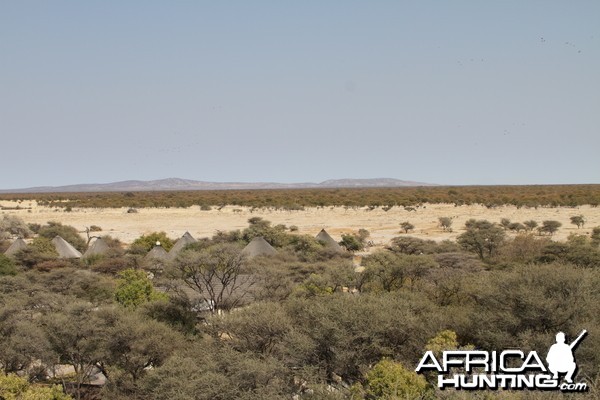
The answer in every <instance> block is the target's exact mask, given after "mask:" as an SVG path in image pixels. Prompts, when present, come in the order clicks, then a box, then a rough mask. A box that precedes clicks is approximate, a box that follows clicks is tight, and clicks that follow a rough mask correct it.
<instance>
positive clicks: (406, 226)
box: [400, 221, 415, 233]
mask: <svg viewBox="0 0 600 400" xmlns="http://www.w3.org/2000/svg"><path fill="white" fill-rule="evenodd" d="M400 227H401V228H402V230H403V231H404V233H408V231H412V230H414V229H415V226H414V225H413V224H411V223H410V222H408V221H405V222H403V223H401V224H400Z"/></svg>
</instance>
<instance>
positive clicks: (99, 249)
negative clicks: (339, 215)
mask: <svg viewBox="0 0 600 400" xmlns="http://www.w3.org/2000/svg"><path fill="white" fill-rule="evenodd" d="M316 239H317V240H318V241H319V242H321V243H322V244H323V245H324V246H325V247H327V248H329V249H332V250H335V251H342V250H343V248H342V247H341V246H340V245H339V244H338V243H337V242H336V241H335V239H333V238H332V237H331V236H330V235H329V234H328V233H327V231H325V229H322V230H321V232H319V234H318V235H317V236H316ZM195 242H196V239H194V237H193V236H192V235H190V233H189V232H186V233H185V234H184V235H183V236H182V237H181V238H179V240H177V242H175V245H173V247H172V248H171V250H170V251H168V252H167V251H166V250H165V248H164V247H162V245H161V244H160V242H156V245H155V246H154V247H153V248H152V249H151V250H150V251H149V252H148V254H146V256H145V259H146V260H149V261H150V260H158V261H168V260H172V259H174V258H175V257H176V256H177V254H178V253H179V252H180V251H181V250H183V249H184V248H185V247H186V246H187V245H189V244H192V243H195ZM52 244H53V245H54V248H55V249H56V252H57V253H58V257H59V258H64V259H73V258H88V257H91V256H97V255H104V254H106V253H108V251H109V246H108V245H107V244H106V242H105V241H104V239H102V238H101V237H99V238H96V239H95V240H94V241H92V242H91V243H90V245H89V246H88V248H87V250H86V251H85V253H83V254H81V252H79V251H78V250H77V249H76V248H75V247H73V245H71V244H70V243H69V242H67V241H66V240H65V239H63V238H62V237H60V236H56V237H55V238H54V239H52ZM25 248H27V242H25V241H24V240H23V239H21V238H18V239H17V240H15V241H14V242H13V243H12V244H11V245H10V247H9V248H8V249H7V250H6V251H5V252H4V254H5V255H7V256H14V255H15V254H16V253H17V252H19V251H20V250H22V249H25ZM242 254H243V255H244V256H246V257H248V258H253V257H257V256H270V255H274V254H277V250H276V249H275V248H274V247H273V246H271V245H270V244H269V242H267V241H266V240H265V238H263V237H255V238H254V239H252V241H250V243H248V244H247V245H246V247H244V249H243V250H242Z"/></svg>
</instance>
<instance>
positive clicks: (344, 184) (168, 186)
mask: <svg viewBox="0 0 600 400" xmlns="http://www.w3.org/2000/svg"><path fill="white" fill-rule="evenodd" d="M404 186H406V187H408V186H436V185H434V184H431V183H423V182H413V181H402V180H399V179H392V178H375V179H331V180H327V181H324V182H321V183H311V182H305V183H276V182H203V181H194V180H189V179H180V178H167V179H159V180H153V181H121V182H113V183H90V184H79V185H68V186H40V187H31V188H22V189H8V190H0V193H57V192H58V193H61V192H63V193H64V192H149V191H169V190H234V189H303V188H361V187H364V188H377V187H404Z"/></svg>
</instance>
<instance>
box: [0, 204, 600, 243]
mask: <svg viewBox="0 0 600 400" xmlns="http://www.w3.org/2000/svg"><path fill="white" fill-rule="evenodd" d="M0 207H1V208H2V211H0V212H1V213H2V214H3V215H16V216H18V217H20V218H22V219H23V220H24V221H25V222H27V223H38V224H44V223H46V222H48V221H57V222H61V223H63V224H66V225H71V226H74V227H75V228H77V229H78V230H79V231H80V232H81V234H82V235H83V236H84V237H85V230H86V228H87V227H90V226H92V225H95V226H98V227H100V228H102V232H99V233H96V234H101V235H110V236H112V237H114V238H117V239H120V240H121V241H122V242H124V243H126V244H128V243H131V242H133V241H134V240H135V239H136V238H138V237H140V236H141V235H144V234H148V233H151V232H155V231H164V232H166V233H167V235H168V236H169V237H172V238H174V239H176V238H179V237H180V236H182V235H183V234H184V233H185V232H186V231H189V232H190V233H191V234H192V235H193V236H194V237H196V238H202V237H211V236H212V235H214V234H215V233H216V232H217V231H231V230H237V229H244V228H245V227H247V226H248V219H249V218H252V217H262V218H264V219H266V220H268V221H271V223H272V224H273V225H277V224H284V225H286V226H287V227H291V226H296V227H298V230H297V231H296V233H298V234H309V235H316V234H317V233H318V232H319V231H320V230H321V229H323V228H325V229H326V230H327V231H328V232H329V233H330V234H331V235H332V236H333V237H334V239H336V240H340V238H341V235H342V234H344V233H351V232H356V231H358V230H359V229H367V230H368V231H369V232H370V238H369V240H370V241H371V242H372V244H373V246H372V247H371V248H370V249H369V250H368V251H372V250H373V249H376V248H380V247H383V246H385V245H387V244H388V243H389V242H390V240H391V239H392V238H393V237H396V236H401V235H410V236H415V237H419V238H423V239H432V240H436V241H441V240H446V239H451V240H452V239H455V238H456V237H457V236H458V235H459V234H461V233H462V232H464V225H465V222H466V221H467V220H469V219H471V218H474V219H487V220H489V221H491V222H496V223H499V222H500V221H501V219H503V218H507V219H509V220H510V221H511V222H521V223H523V222H524V221H528V220H534V221H537V222H538V224H540V225H541V223H542V222H543V221H545V220H556V221H559V222H560V223H561V224H562V226H561V227H560V228H559V230H558V232H556V233H555V234H554V236H553V239H554V240H565V239H566V238H567V237H568V236H569V235H570V234H574V233H575V234H585V235H589V234H590V233H591V230H592V228H593V227H595V226H600V207H593V206H589V205H581V206H574V207H566V206H560V207H550V206H540V207H516V206H511V205H504V206H495V207H486V206H483V205H478V204H476V205H458V206H457V205H454V204H422V205H419V206H415V207H406V208H405V207H402V206H395V207H392V208H391V209H388V210H387V211H385V208H382V207H376V208H371V207H342V206H331V207H329V206H325V207H305V208H304V209H302V210H282V209H272V208H255V207H254V208H251V207H243V206H234V205H228V206H221V207H212V208H211V209H210V210H202V209H201V207H199V206H190V207H185V208H152V207H151V208H139V209H137V212H136V213H128V212H127V211H128V208H77V207H76V208H72V209H71V210H70V211H65V210H64V209H63V208H57V207H49V206H44V205H38V203H37V202H36V201H35V200H31V201H21V202H17V201H9V200H4V201H0ZM576 215H582V216H583V217H584V219H585V225H584V227H582V228H577V226H575V225H573V224H572V223H571V220H570V218H571V217H572V216H576ZM440 217H449V218H452V229H451V231H444V230H443V229H442V228H441V227H440V225H439V218H440ZM405 221H408V222H410V223H411V224H413V225H414V227H415V228H414V230H413V231H410V232H409V233H404V232H402V231H401V228H400V224H401V223H402V222H405Z"/></svg>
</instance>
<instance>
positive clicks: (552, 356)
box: [546, 329, 587, 383]
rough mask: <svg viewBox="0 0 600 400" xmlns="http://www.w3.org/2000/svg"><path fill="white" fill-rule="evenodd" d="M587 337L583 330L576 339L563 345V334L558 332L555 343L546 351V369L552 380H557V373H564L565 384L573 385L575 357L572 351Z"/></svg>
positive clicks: (575, 365) (575, 367) (575, 366)
mask: <svg viewBox="0 0 600 400" xmlns="http://www.w3.org/2000/svg"><path fill="white" fill-rule="evenodd" d="M585 335H587V331H586V330H585V329H584V330H583V331H582V332H581V333H580V334H579V336H577V339H575V340H573V342H572V343H571V344H566V343H565V334H564V333H563V332H558V333H557V334H556V343H555V344H553V345H552V347H550V350H548V356H547V357H546V361H547V362H548V369H549V370H550V372H552V378H554V379H558V374H559V373H566V374H567V375H566V376H565V380H566V381H567V383H573V374H575V371H576V370H577V364H576V363H575V357H573V350H575V347H577V345H578V344H579V343H580V342H581V339H583V338H584V337H585Z"/></svg>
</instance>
